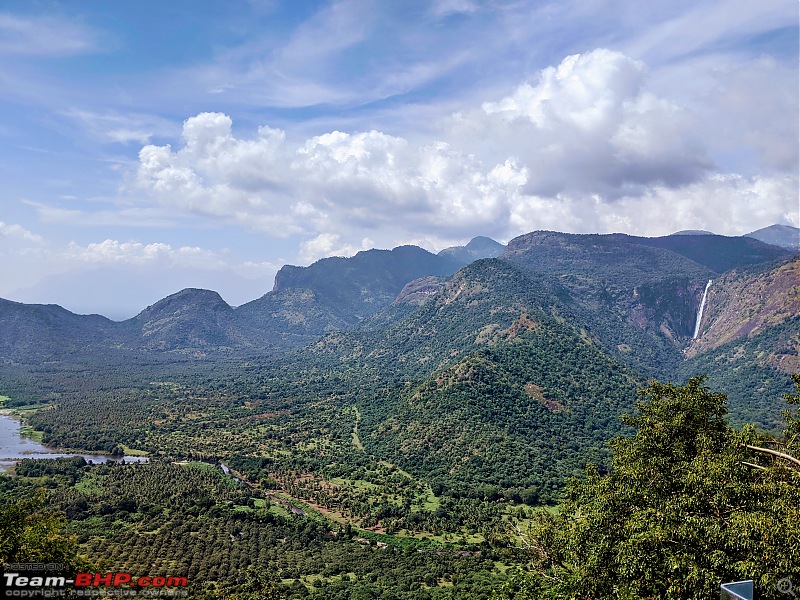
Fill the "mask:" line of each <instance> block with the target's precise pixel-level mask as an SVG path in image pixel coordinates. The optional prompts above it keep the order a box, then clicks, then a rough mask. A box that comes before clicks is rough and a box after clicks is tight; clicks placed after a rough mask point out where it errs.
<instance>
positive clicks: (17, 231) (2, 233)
mask: <svg viewBox="0 0 800 600" xmlns="http://www.w3.org/2000/svg"><path fill="white" fill-rule="evenodd" d="M4 240H14V241H19V240H21V241H24V242H32V243H34V244H39V243H41V242H43V241H44V240H43V239H42V237H41V236H40V235H37V234H35V233H31V232H30V231H28V230H27V229H25V228H24V227H22V226H21V225H17V224H14V223H11V224H8V223H4V222H3V221H0V242H2V241H4Z"/></svg>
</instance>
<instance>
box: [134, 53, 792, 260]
mask: <svg viewBox="0 0 800 600" xmlns="http://www.w3.org/2000/svg"><path fill="white" fill-rule="evenodd" d="M701 129H702V128H701V127H700V126H699V124H698V122H697V115H696V114H695V113H694V112H691V111H688V110H687V109H685V108H683V107H681V106H680V105H678V104H677V103H676V102H674V101H672V100H670V99H668V98H664V97H659V96H657V95H656V94H654V93H653V92H651V91H650V90H649V89H648V79H647V69H646V67H645V65H644V64H643V63H641V62H640V61H636V60H633V59H631V58H629V57H627V56H624V55H623V54H620V53H618V52H612V51H609V50H603V49H598V50H595V51H592V52H589V53H587V54H584V55H573V56H569V57H567V58H565V59H564V60H563V61H562V62H561V63H560V64H559V65H557V66H553V67H548V68H547V69H544V70H543V71H541V73H540V75H539V78H538V81H536V82H535V83H533V84H531V83H524V84H522V85H520V86H518V87H517V88H516V89H515V90H514V91H512V93H510V94H509V95H507V96H506V97H504V98H501V99H500V100H496V101H493V102H485V103H484V104H482V105H481V107H480V108H475V109H473V110H470V111H466V112H462V113H460V114H458V115H455V116H454V117H453V119H452V120H451V121H450V122H449V124H448V127H447V129H445V130H443V132H442V139H443V140H447V141H428V142H423V143H412V142H411V141H410V140H408V139H406V138H403V137H399V136H392V135H388V134H386V133H383V132H380V131H374V130H373V131H365V132H356V133H346V132H342V131H332V132H328V133H324V134H321V135H317V136H314V137H311V138H309V139H307V140H305V142H303V143H301V144H299V145H297V144H296V143H290V142H288V141H287V137H286V135H285V133H284V132H283V131H281V130H278V129H271V128H269V127H261V128H260V129H259V130H258V132H257V134H256V136H255V137H254V138H252V139H242V138H239V137H237V136H236V135H234V133H233V127H232V120H231V119H230V117H228V116H227V115H224V114H220V113H201V114H199V115H197V116H195V117H192V118H190V119H187V121H186V122H185V123H184V127H183V134H182V142H183V143H182V146H181V147H180V148H179V149H177V150H173V148H172V147H171V146H154V145H150V146H146V147H144V148H143V149H142V151H141V152H140V163H139V167H138V171H137V174H136V178H135V185H134V188H133V189H132V192H134V193H135V194H138V195H140V196H141V195H142V194H144V196H143V197H142V198H141V199H142V200H144V201H146V202H152V201H156V202H158V204H159V206H160V209H161V210H164V211H166V212H170V211H172V212H173V213H176V214H180V213H185V214H191V215H195V216H202V217H204V218H212V219H214V220H220V219H222V220H224V221H226V222H231V223H235V224H238V225H241V226H245V227H247V228H250V229H252V230H257V231H265V232H267V233H269V234H271V235H273V236H278V237H288V236H291V235H301V236H302V238H303V239H305V241H304V242H302V243H301V246H300V247H299V254H298V256H299V257H300V258H301V259H303V260H305V261H311V260H313V259H315V258H319V257H322V256H329V255H334V254H345V255H349V254H352V253H354V252H355V251H357V250H358V249H360V248H363V247H364V246H363V243H362V239H363V238H364V235H365V234H367V235H369V236H370V237H373V238H376V237H377V238H379V239H380V243H381V244H384V245H385V244H386V242H387V241H390V240H391V241H395V242H402V241H406V240H409V239H447V240H450V239H463V238H465V237H469V236H471V235H474V234H476V233H482V234H488V235H493V236H495V237H499V238H501V239H503V238H504V239H508V238H509V237H511V236H512V235H516V234H519V233H524V232H526V231H531V230H533V229H538V228H550V229H559V230H569V231H584V232H589V231H618V230H626V231H629V232H631V233H658V234H663V233H669V232H670V231H672V230H677V229H686V228H690V227H698V228H705V229H712V230H715V231H717V232H719V233H728V234H736V233H745V232H746V231H750V230H752V228H748V227H749V224H752V223H754V222H756V221H757V222H758V223H759V226H762V225H768V224H770V223H773V222H785V221H786V220H788V221H790V222H797V214H796V199H797V176H796V175H793V174H792V173H791V172H790V173H789V175H785V174H782V173H780V172H773V173H763V174H758V175H756V174H749V175H737V174H735V173H727V174H726V173H724V172H719V171H718V170H717V169H716V168H715V167H714V163H713V161H712V160H711V158H710V157H709V154H708V152H707V150H706V143H705V141H704V140H703V139H702V138H701V137H700V136H699V135H697V131H699V130H701ZM719 215H722V216H719ZM753 228H755V227H753Z"/></svg>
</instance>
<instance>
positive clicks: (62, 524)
mask: <svg viewBox="0 0 800 600" xmlns="http://www.w3.org/2000/svg"><path fill="white" fill-rule="evenodd" d="M66 524H67V522H66V519H65V518H64V515H63V514H60V513H58V512H55V511H53V510H52V509H50V508H49V507H48V505H47V501H46V495H45V491H44V490H38V491H36V492H35V493H33V494H29V495H27V496H23V497H21V498H14V497H12V496H11V495H10V494H9V493H8V492H7V493H5V494H3V495H0V564H8V563H18V562H34V563H61V564H64V565H71V566H72V567H74V568H76V569H78V568H81V567H85V566H86V563H85V561H83V560H82V559H80V558H78V557H77V555H76V539H75V536H74V535H71V534H69V533H67V530H66Z"/></svg>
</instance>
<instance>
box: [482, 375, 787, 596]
mask: <svg viewBox="0 0 800 600" xmlns="http://www.w3.org/2000/svg"><path fill="white" fill-rule="evenodd" d="M795 381H796V383H798V391H800V378H796V379H795ZM641 393H642V395H643V396H645V398H646V399H645V401H643V402H639V403H637V408H638V410H639V413H640V414H639V416H636V417H628V418H626V419H625V422H626V423H627V424H628V425H630V426H632V427H634V428H636V430H637V432H636V434H635V435H634V436H633V437H631V438H620V439H617V440H615V441H614V442H612V444H611V446H612V450H613V453H614V462H613V470H612V472H611V473H610V474H608V475H600V474H599V472H598V471H597V469H596V468H590V469H589V470H588V473H587V478H586V479H585V480H582V481H576V482H573V483H572V484H571V485H570V486H569V488H568V490H567V493H566V497H565V500H564V501H563V502H562V504H561V505H560V506H559V510H558V511H557V512H555V513H550V512H544V511H543V512H540V513H538V514H537V515H536V518H535V520H534V522H533V524H532V525H531V527H530V528H529V530H528V531H527V532H524V533H523V532H520V533H521V535H520V540H521V543H522V546H523V547H524V548H525V549H526V550H527V551H528V552H529V555H530V557H531V564H530V572H529V573H524V574H523V573H519V574H518V575H517V576H516V577H515V578H513V579H512V581H511V582H510V583H509V585H508V586H507V587H506V588H505V589H504V590H503V591H501V592H499V593H498V594H497V597H498V598H504V599H510V598H513V599H514V600H523V599H528V598H659V599H661V598H675V599H678V598H710V597H718V594H719V588H720V584H721V583H723V582H725V581H735V580H741V579H753V580H754V581H755V584H756V590H757V596H758V597H759V598H777V597H781V594H780V593H779V591H778V589H777V586H778V582H779V581H780V580H782V579H784V578H791V580H792V581H793V583H794V585H795V586H800V462H798V461H797V457H796V456H793V455H792V454H791V452H792V451H793V450H796V448H797V440H796V433H797V432H796V428H797V420H796V416H793V415H792V414H789V413H788V412H787V414H786V418H787V422H788V425H789V427H788V429H787V431H786V435H787V436H789V437H787V438H785V439H784V440H782V441H778V440H770V439H766V438H763V437H762V438H759V437H758V436H757V435H756V433H755V431H754V430H753V429H752V428H750V427H747V428H745V429H744V430H742V431H735V430H733V429H731V428H730V427H728V425H727V424H726V422H725V414H726V408H725V407H726V402H727V398H726V397H725V395H724V394H719V393H711V392H710V391H709V390H708V388H706V387H703V378H693V379H690V380H689V381H688V382H687V383H686V384H685V385H684V386H680V387H676V386H673V385H664V384H660V383H657V382H654V383H652V384H651V385H650V386H649V387H648V388H647V389H645V390H643V391H642V392H641ZM794 399H796V397H795V396H790V397H788V398H787V400H789V401H790V402H792V401H793V400H794ZM791 436H795V437H791Z"/></svg>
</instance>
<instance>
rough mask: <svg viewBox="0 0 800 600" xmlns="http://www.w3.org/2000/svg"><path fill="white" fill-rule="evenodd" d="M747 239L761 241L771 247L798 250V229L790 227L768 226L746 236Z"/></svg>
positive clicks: (799, 234) (799, 244)
mask: <svg viewBox="0 0 800 600" xmlns="http://www.w3.org/2000/svg"><path fill="white" fill-rule="evenodd" d="M747 237H751V238H755V239H757V240H761V241H762V242H765V243H767V244H772V245H773V246H781V247H782V248H791V249H794V250H798V249H800V229H798V228H797V227H792V226H791V225H770V226H769V227H764V228H762V229H757V230H756V231H752V232H750V233H748V234H747Z"/></svg>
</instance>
